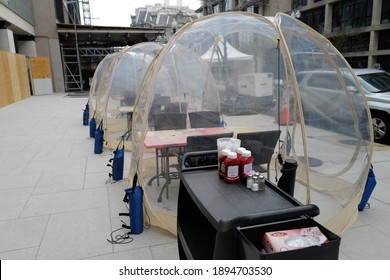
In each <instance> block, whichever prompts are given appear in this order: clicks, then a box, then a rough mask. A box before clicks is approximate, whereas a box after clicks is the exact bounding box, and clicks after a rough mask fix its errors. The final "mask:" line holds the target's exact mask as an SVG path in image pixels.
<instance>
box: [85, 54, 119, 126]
mask: <svg viewBox="0 0 390 280" xmlns="http://www.w3.org/2000/svg"><path fill="white" fill-rule="evenodd" d="M115 55H116V53H112V54H108V55H106V56H105V57H104V58H103V59H102V60H101V61H100V62H99V64H98V66H97V67H96V70H95V73H94V74H93V77H92V82H91V87H90V89H89V96H88V106H89V112H90V114H89V120H91V119H92V118H93V116H94V113H95V109H96V102H97V99H98V95H99V94H100V92H101V90H100V85H101V84H100V82H101V81H102V80H104V79H103V78H102V76H103V74H104V73H105V71H106V70H107V69H108V66H109V63H110V60H111V59H112V58H113V57H114V56H115Z"/></svg>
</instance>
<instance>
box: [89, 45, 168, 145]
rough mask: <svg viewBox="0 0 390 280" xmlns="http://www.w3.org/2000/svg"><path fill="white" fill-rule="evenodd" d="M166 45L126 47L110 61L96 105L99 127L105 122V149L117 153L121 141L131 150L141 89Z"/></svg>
mask: <svg viewBox="0 0 390 280" xmlns="http://www.w3.org/2000/svg"><path fill="white" fill-rule="evenodd" d="M161 49H162V45H161V44H158V43H154V42H146V43H139V44H135V45H133V46H130V47H126V48H124V49H123V50H122V51H121V52H119V53H117V54H116V55H115V56H114V57H113V58H112V59H110V61H109V63H108V65H107V67H105V72H104V74H103V80H102V81H101V83H102V85H101V88H100V91H101V93H100V95H99V96H98V98H97V105H96V116H95V117H96V124H97V125H98V124H99V123H100V122H102V124H103V125H102V127H103V129H104V140H105V141H104V143H105V147H107V148H109V149H111V150H114V149H116V147H117V146H118V144H119V142H120V140H121V138H122V137H123V138H124V140H125V141H124V145H125V149H126V150H127V151H129V150H130V149H131V117H132V113H133V107H134V102H135V98H136V93H137V90H138V88H139V86H140V84H141V81H142V79H143V77H144V74H145V72H146V70H147V69H148V67H149V65H150V64H151V63H152V61H153V59H154V58H155V56H156V55H157V54H158V53H159V51H160V50H161Z"/></svg>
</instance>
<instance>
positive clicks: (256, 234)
mask: <svg viewBox="0 0 390 280" xmlns="http://www.w3.org/2000/svg"><path fill="white" fill-rule="evenodd" d="M314 226H317V227H318V228H319V229H320V230H321V232H322V233H323V234H324V235H325V236H326V237H327V239H328V240H329V242H327V243H324V244H322V245H321V246H311V247H306V248H301V249H296V250H290V251H284V252H276V253H262V252H261V249H262V248H263V245H262V242H261V240H262V237H263V235H264V233H266V232H271V231H278V230H289V229H297V228H305V227H314ZM236 234H237V239H238V243H239V244H238V254H239V258H240V259H246V260H337V259H338V256H339V247H340V241H341V238H340V237H339V236H338V235H336V234H334V233H333V232H331V231H329V230H328V229H326V228H325V227H324V226H322V225H320V224H319V223H317V222H316V221H314V220H313V219H310V218H305V217H302V218H297V219H294V220H288V221H279V222H274V223H268V224H262V225H255V226H248V227H237V230H236Z"/></svg>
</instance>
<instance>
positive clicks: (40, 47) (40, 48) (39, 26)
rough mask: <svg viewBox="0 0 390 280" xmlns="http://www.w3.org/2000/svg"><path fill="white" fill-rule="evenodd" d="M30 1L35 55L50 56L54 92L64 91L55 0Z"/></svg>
mask: <svg viewBox="0 0 390 280" xmlns="http://www.w3.org/2000/svg"><path fill="white" fill-rule="evenodd" d="M32 2H33V6H34V18H35V30H36V34H35V42H36V45H37V55H38V56H47V57H49V58H50V61H51V67H52V73H53V89H54V91H55V92H64V91H65V87H64V74H63V66H62V59H61V49H60V41H59V39H58V32H57V19H56V11H55V2H54V1H53V0H32Z"/></svg>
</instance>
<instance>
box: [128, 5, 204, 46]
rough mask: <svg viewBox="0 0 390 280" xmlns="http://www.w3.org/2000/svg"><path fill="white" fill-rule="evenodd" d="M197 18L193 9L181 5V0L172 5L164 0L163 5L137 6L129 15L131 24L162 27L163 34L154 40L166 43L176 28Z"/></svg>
mask: <svg viewBox="0 0 390 280" xmlns="http://www.w3.org/2000/svg"><path fill="white" fill-rule="evenodd" d="M197 18H198V16H197V14H196V13H195V11H193V10H191V9H190V8H188V7H187V6H183V5H182V1H177V5H175V6H174V5H170V1H169V0H165V1H164V5H162V4H155V5H147V6H145V7H141V8H137V9H136V11H135V15H132V16H131V20H132V23H131V26H132V27H159V28H164V29H165V34H162V35H160V36H159V37H158V38H157V39H156V41H158V42H162V43H166V42H167V41H168V40H169V38H170V37H171V36H172V34H173V33H175V32H176V30H177V29H179V28H181V27H182V26H184V25H185V24H186V23H188V22H191V21H193V20H196V19H197Z"/></svg>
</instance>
